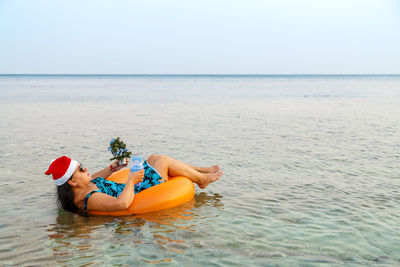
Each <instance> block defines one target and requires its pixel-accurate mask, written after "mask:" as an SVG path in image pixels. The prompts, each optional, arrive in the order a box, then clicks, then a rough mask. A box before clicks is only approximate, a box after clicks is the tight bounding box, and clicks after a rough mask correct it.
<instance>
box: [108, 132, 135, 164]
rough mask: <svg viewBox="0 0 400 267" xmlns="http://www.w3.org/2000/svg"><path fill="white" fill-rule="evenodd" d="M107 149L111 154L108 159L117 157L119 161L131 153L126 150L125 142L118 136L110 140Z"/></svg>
mask: <svg viewBox="0 0 400 267" xmlns="http://www.w3.org/2000/svg"><path fill="white" fill-rule="evenodd" d="M108 150H109V151H110V152H111V154H113V157H112V158H111V159H110V160H114V159H117V160H118V161H119V162H124V159H127V158H130V157H131V155H132V152H130V151H128V149H127V148H126V144H125V143H124V142H123V141H122V140H121V139H120V138H119V137H117V138H114V139H112V140H111V142H110V146H109V147H108Z"/></svg>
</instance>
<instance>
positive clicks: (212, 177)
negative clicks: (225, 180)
mask: <svg viewBox="0 0 400 267" xmlns="http://www.w3.org/2000/svg"><path fill="white" fill-rule="evenodd" d="M222 174H224V172H222V171H221V172H217V173H214V172H209V173H205V174H204V177H203V179H202V181H201V182H200V183H197V184H198V186H199V187H200V188H201V189H204V188H206V187H207V186H208V185H209V184H211V183H213V182H215V181H217V180H218V179H219V178H221V176H222Z"/></svg>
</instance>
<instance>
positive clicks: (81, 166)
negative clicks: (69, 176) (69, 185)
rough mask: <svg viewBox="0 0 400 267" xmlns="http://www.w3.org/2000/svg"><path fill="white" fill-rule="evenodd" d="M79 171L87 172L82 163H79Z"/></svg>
mask: <svg viewBox="0 0 400 267" xmlns="http://www.w3.org/2000/svg"><path fill="white" fill-rule="evenodd" d="M79 171H80V172H85V168H84V167H83V165H82V163H79Z"/></svg>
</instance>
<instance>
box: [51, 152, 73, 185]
mask: <svg viewBox="0 0 400 267" xmlns="http://www.w3.org/2000/svg"><path fill="white" fill-rule="evenodd" d="M76 166H78V162H77V161H76V160H73V159H70V158H68V157H66V156H62V157H60V158H58V159H56V160H53V161H52V162H51V164H50V166H49V169H48V170H47V171H46V172H45V174H46V175H50V174H52V175H53V180H54V182H55V183H56V185H57V186H60V185H63V184H65V182H66V181H68V179H69V178H71V176H72V174H73V173H74V171H75V169H76Z"/></svg>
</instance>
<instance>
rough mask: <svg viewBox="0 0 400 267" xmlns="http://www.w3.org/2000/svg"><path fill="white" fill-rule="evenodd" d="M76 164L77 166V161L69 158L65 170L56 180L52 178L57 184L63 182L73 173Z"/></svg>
mask: <svg viewBox="0 0 400 267" xmlns="http://www.w3.org/2000/svg"><path fill="white" fill-rule="evenodd" d="M76 166H78V162H77V161H76V160H73V159H71V163H70V164H69V167H68V170H67V172H66V173H65V174H64V175H63V176H62V177H60V178H58V179H57V180H54V182H55V183H56V185H57V186H60V185H63V184H65V182H66V181H68V179H69V178H71V176H72V174H73V173H74V171H75V169H76Z"/></svg>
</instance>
